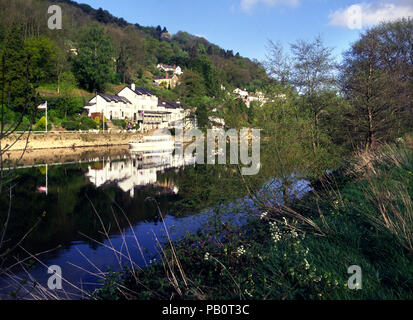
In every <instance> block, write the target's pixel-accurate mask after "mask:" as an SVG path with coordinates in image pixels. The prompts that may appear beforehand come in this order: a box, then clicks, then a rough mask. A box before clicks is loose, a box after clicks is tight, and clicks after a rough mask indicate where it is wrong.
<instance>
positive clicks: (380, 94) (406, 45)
mask: <svg viewBox="0 0 413 320" xmlns="http://www.w3.org/2000/svg"><path fill="white" fill-rule="evenodd" d="M412 46H413V20H411V19H409V20H406V19H405V20H400V21H397V22H392V23H384V24H381V25H380V26H377V27H374V28H371V29H369V30H367V31H366V32H365V33H363V34H362V35H361V38H360V40H359V41H357V42H356V43H355V44H354V45H353V46H352V47H351V49H350V50H349V51H347V52H346V54H345V57H344V62H343V66H342V74H341V83H342V86H343V91H344V93H345V94H346V96H347V98H348V99H349V100H350V102H351V103H352V105H353V106H354V110H353V112H352V113H351V114H350V115H349V117H350V118H351V119H353V127H354V132H355V135H354V138H355V142H356V143H362V144H363V145H364V146H365V147H366V148H373V147H374V146H375V145H376V144H377V142H379V141H381V142H385V141H387V140H389V139H392V138H395V137H396V136H397V135H400V134H401V133H402V132H403V130H402V129H403V124H405V125H406V123H407V124H408V121H409V120H410V121H411V115H412V95H413V85H412V78H413V60H412V50H411V48H412ZM410 123H411V122H410ZM407 127H408V125H407Z"/></svg>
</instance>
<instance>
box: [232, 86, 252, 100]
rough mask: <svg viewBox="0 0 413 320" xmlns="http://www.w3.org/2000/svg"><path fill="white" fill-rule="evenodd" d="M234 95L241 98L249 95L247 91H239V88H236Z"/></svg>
mask: <svg viewBox="0 0 413 320" xmlns="http://www.w3.org/2000/svg"><path fill="white" fill-rule="evenodd" d="M234 93H235V94H236V95H238V96H240V97H242V98H247V97H248V95H249V93H248V91H247V90H245V89H244V90H242V89H239V88H236V89H235V90H234Z"/></svg>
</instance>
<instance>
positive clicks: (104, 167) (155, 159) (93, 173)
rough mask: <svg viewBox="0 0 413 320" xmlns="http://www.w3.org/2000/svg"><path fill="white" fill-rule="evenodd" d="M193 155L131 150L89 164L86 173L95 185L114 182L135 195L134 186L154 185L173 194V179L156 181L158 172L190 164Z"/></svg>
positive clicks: (131, 194)
mask: <svg viewBox="0 0 413 320" xmlns="http://www.w3.org/2000/svg"><path fill="white" fill-rule="evenodd" d="M194 164H195V160H194V159H193V158H186V159H185V158H183V157H178V156H174V155H173V154H172V152H151V153H145V154H143V153H136V152H131V158H130V159H129V160H128V161H126V162H125V161H104V160H103V161H102V162H98V163H95V164H92V165H89V167H88V172H87V173H86V177H87V178H88V179H89V180H90V182H91V183H93V184H94V185H95V186H96V187H98V188H100V187H102V186H104V185H107V184H113V183H115V184H116V185H117V186H118V187H119V188H120V189H121V190H122V191H123V192H125V193H129V194H130V197H131V198H134V197H135V188H137V187H147V186H158V187H161V188H163V189H164V193H173V194H177V193H178V191H179V188H178V187H177V186H176V185H175V184H174V182H173V181H168V182H166V183H165V182H163V183H162V182H158V176H159V175H162V174H163V173H165V172H166V171H167V170H171V169H176V170H177V172H178V169H179V168H184V167H185V166H187V165H194Z"/></svg>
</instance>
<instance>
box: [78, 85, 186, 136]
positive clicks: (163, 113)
mask: <svg viewBox="0 0 413 320" xmlns="http://www.w3.org/2000/svg"><path fill="white" fill-rule="evenodd" d="M85 109H87V110H88V115H89V117H91V118H95V117H97V116H99V117H101V118H102V116H104V117H105V118H106V119H109V120H128V121H132V122H135V123H138V124H139V125H140V129H142V130H151V129H157V128H168V127H171V126H172V125H173V124H174V123H175V122H176V121H179V120H184V119H185V118H186V117H187V116H188V111H186V110H185V109H184V108H182V106H181V105H180V104H179V103H174V102H170V101H166V100H159V98H158V97H157V96H156V95H155V94H154V93H152V92H151V91H149V90H147V89H144V88H136V86H135V84H132V85H131V86H130V87H125V88H123V89H122V90H121V91H120V92H119V93H118V94H116V95H108V94H102V93H99V94H98V95H97V96H96V97H94V98H93V99H92V100H90V102H89V104H88V105H87V106H86V107H85Z"/></svg>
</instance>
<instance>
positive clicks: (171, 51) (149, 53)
mask: <svg viewBox="0 0 413 320" xmlns="http://www.w3.org/2000/svg"><path fill="white" fill-rule="evenodd" d="M54 3H58V4H59V5H60V6H61V7H62V12H63V26H64V27H63V29H62V30H49V29H48V27H47V19H48V17H49V16H50V15H48V14H47V9H48V6H50V5H51V4H52V3H51V2H50V1H47V0H30V1H25V0H16V1H6V0H2V1H0V9H1V13H0V17H1V19H0V21H1V22H0V40H4V39H5V38H6V37H7V34H8V33H10V32H11V33H13V32H17V31H11V30H10V29H12V28H14V26H15V25H16V24H18V25H19V26H20V27H21V28H22V30H21V32H22V34H23V37H24V40H25V41H35V39H37V41H42V43H38V45H37V49H39V50H47V49H48V48H50V49H52V50H51V51H52V52H53V54H52V56H51V57H49V58H51V59H49V60H51V61H50V67H51V69H50V70H49V73H48V74H44V75H43V77H41V78H40V79H39V80H42V81H49V82H51V81H55V82H56V81H59V79H58V78H59V77H60V76H61V74H59V71H60V70H65V71H67V70H68V68H66V67H65V66H64V64H65V63H70V62H71V61H70V60H71V59H72V58H73V56H71V54H70V53H71V50H72V53H73V49H77V50H80V48H79V47H80V46H81V41H82V40H81V39H82V36H83V35H84V34H85V32H87V30H88V29H89V28H90V26H91V25H92V24H93V23H97V24H98V25H99V26H100V27H102V28H104V34H105V35H104V38H107V39H108V42H109V43H108V51H107V53H108V54H109V53H110V55H111V56H110V59H111V61H110V62H111V63H112V64H113V66H112V67H113V69H112V71H113V72H112V74H110V78H109V80H110V81H111V82H112V83H121V82H122V83H130V82H131V81H132V80H135V78H142V77H145V76H149V74H148V72H150V73H152V75H157V73H158V72H159V71H158V70H157V69H156V68H155V66H156V65H157V64H158V63H165V64H171V65H179V66H181V67H182V68H191V69H196V65H197V61H198V60H199V59H205V60H202V61H207V62H208V63H210V64H211V65H210V66H209V67H211V68H213V69H214V72H216V73H217V75H216V76H217V77H219V79H220V82H222V83H223V84H224V85H230V86H234V87H238V86H240V87H251V86H261V85H262V84H263V83H265V82H266V81H267V80H268V77H267V75H266V73H265V71H264V68H263V67H262V66H261V64H260V63H259V62H258V61H251V60H250V59H247V58H243V57H241V56H240V55H239V53H236V54H234V52H233V51H232V50H224V49H222V48H220V47H218V46H217V45H214V44H212V43H210V42H209V41H207V40H206V39H204V38H200V37H196V36H193V35H191V34H189V33H187V32H183V31H180V32H178V33H177V34H175V35H171V34H170V33H169V32H168V30H167V28H166V27H161V26H157V27H143V26H140V25H139V24H130V23H127V22H126V21H125V20H124V19H122V18H116V17H114V16H112V15H111V14H110V13H109V12H108V11H106V10H103V9H101V8H100V9H98V10H95V9H93V8H91V7H90V6H88V5H85V4H78V3H76V2H74V1H70V0H60V1H54ZM53 64H54V66H52V65H53ZM204 68H205V66H204ZM69 70H70V68H69ZM198 71H199V70H198ZM75 75H76V74H75ZM85 87H87V85H85ZM88 89H91V88H88ZM93 89H96V88H93ZM98 89H101V88H100V87H99V86H98Z"/></svg>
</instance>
